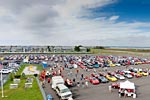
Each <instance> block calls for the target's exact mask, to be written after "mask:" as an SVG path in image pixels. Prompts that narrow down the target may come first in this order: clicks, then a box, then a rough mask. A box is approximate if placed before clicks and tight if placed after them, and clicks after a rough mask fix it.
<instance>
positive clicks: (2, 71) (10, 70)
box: [0, 69, 13, 74]
mask: <svg viewBox="0 0 150 100" xmlns="http://www.w3.org/2000/svg"><path fill="white" fill-rule="evenodd" d="M12 72H13V70H12V69H1V70H0V73H3V74H9V73H12Z"/></svg>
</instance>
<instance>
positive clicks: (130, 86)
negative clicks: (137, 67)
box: [120, 80, 135, 90]
mask: <svg viewBox="0 0 150 100" xmlns="http://www.w3.org/2000/svg"><path fill="white" fill-rule="evenodd" d="M120 88H122V89H134V90H135V85H134V83H132V82H130V81H128V80H127V81H125V82H121V83H120Z"/></svg>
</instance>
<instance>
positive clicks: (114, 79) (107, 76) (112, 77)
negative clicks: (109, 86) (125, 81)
mask: <svg viewBox="0 0 150 100" xmlns="http://www.w3.org/2000/svg"><path fill="white" fill-rule="evenodd" d="M106 78H107V79H108V80H110V81H112V82H115V81H117V78H116V77H114V76H111V75H106Z"/></svg>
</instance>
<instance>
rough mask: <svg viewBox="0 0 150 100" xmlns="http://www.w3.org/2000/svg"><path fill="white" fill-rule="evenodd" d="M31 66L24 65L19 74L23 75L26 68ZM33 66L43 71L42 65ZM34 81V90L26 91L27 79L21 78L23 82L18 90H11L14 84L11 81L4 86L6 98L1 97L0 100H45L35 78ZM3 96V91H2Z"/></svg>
mask: <svg viewBox="0 0 150 100" xmlns="http://www.w3.org/2000/svg"><path fill="white" fill-rule="evenodd" d="M30 65H31V64H22V65H21V66H22V67H21V68H20V70H19V71H18V72H17V74H21V73H22V71H23V69H24V68H25V67H26V66H30ZM32 65H33V66H37V69H38V70H42V69H43V68H42V66H41V65H36V64H32ZM27 77H33V76H31V75H30V76H27ZM33 79H34V81H33V83H32V88H28V89H25V88H24V86H25V82H26V79H23V78H21V82H20V83H19V87H18V88H17V89H9V85H10V84H12V83H13V81H11V80H10V79H9V80H8V81H7V82H6V84H5V85H4V96H7V97H4V98H2V97H1V96H0V100H43V96H42V94H41V91H40V89H39V87H38V84H37V81H36V79H35V78H34V77H33ZM0 94H1V90H0Z"/></svg>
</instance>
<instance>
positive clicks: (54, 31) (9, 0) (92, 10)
mask: <svg viewBox="0 0 150 100" xmlns="http://www.w3.org/2000/svg"><path fill="white" fill-rule="evenodd" d="M149 9H150V1H149V0H0V45H65V46H71V45H73V46H74V45H86V46H87V45H88V46H91V45H92V46H95V45H103V46H150V11H149Z"/></svg>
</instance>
